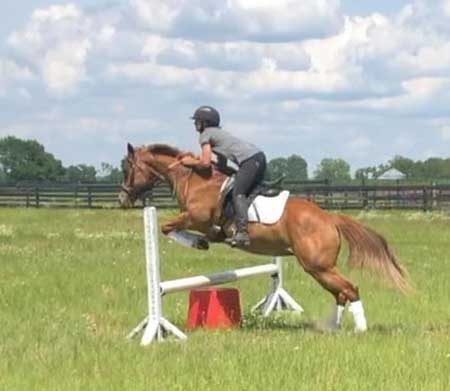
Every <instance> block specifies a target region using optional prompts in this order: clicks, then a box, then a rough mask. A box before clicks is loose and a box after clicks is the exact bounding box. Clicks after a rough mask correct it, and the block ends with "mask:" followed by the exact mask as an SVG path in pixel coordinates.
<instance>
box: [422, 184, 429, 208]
mask: <svg viewBox="0 0 450 391" xmlns="http://www.w3.org/2000/svg"><path fill="white" fill-rule="evenodd" d="M422 195H423V211H424V212H426V211H427V210H428V193H427V188H426V187H425V186H424V187H423V189H422Z"/></svg>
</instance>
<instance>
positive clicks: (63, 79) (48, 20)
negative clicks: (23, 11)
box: [8, 4, 116, 95]
mask: <svg viewBox="0 0 450 391" xmlns="http://www.w3.org/2000/svg"><path fill="white" fill-rule="evenodd" d="M100 19H101V17H100ZM115 33H116V30H115V27H114V26H113V25H111V24H109V23H108V22H107V21H105V22H101V23H100V21H99V20H96V18H95V16H90V15H87V14H85V13H84V12H83V11H82V10H81V9H80V8H79V7H77V6H76V5H74V4H67V5H54V6H51V7H49V8H46V9H37V10H35V11H34V12H33V14H32V15H31V18H30V20H29V22H28V23H27V24H26V26H25V27H24V28H23V29H22V30H18V31H15V32H13V33H12V34H11V35H10V36H9V38H8V44H9V46H10V47H11V48H12V49H13V50H15V52H16V54H17V55H18V56H20V57H21V58H22V59H23V60H24V61H25V62H27V63H30V64H32V65H33V66H34V67H35V68H36V70H37V71H38V72H39V73H40V75H41V77H42V80H43V82H44V83H45V85H46V87H47V88H48V91H49V92H50V93H51V94H55V95H66V94H70V93H73V92H75V91H76V90H77V87H78V86H79V84H80V82H82V81H83V80H85V79H86V76H87V60H88V56H89V54H90V52H92V51H93V50H94V49H100V48H105V47H108V46H110V45H112V44H113V38H114V36H115Z"/></svg>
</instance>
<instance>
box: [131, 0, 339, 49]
mask: <svg viewBox="0 0 450 391" xmlns="http://www.w3.org/2000/svg"><path fill="white" fill-rule="evenodd" d="M130 5H131V7H132V9H133V11H134V13H135V16H136V18H137V19H138V20H139V21H140V22H141V23H142V25H143V26H144V27H145V28H147V29H149V30H150V31H153V32H156V33H160V34H163V35H166V36H172V37H184V38H186V37H188V38H191V39H195V40H204V41H211V40H220V41H225V40H226V41H235V40H250V41H262V42H268V41H273V42H283V41H284V42H285V41H299V40H302V39H306V38H317V37H323V36H326V35H329V34H332V33H334V32H336V31H337V30H338V29H339V27H340V25H341V22H342V16H341V14H340V13H339V1H338V0H319V1H317V0H304V1H296V0H279V1H277V2H273V1H270V0H227V1H222V2H218V1H213V0H203V1H201V0H189V1H187V0H167V1H164V2H162V1H159V0H130Z"/></svg>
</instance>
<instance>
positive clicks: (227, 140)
mask: <svg viewBox="0 0 450 391" xmlns="http://www.w3.org/2000/svg"><path fill="white" fill-rule="evenodd" d="M199 141H200V145H204V144H210V145H211V149H212V151H213V152H214V153H215V154H217V155H221V156H224V157H226V158H227V159H229V160H231V161H232V162H233V163H236V164H237V165H238V166H239V165H241V163H242V162H244V161H245V160H247V159H249V158H251V157H252V156H254V155H256V154H257V153H259V152H261V150H260V149H258V148H257V147H256V146H254V145H253V144H251V143H249V142H246V141H243V140H241V139H239V138H237V137H235V136H233V135H232V134H231V133H229V132H227V131H226V130H223V129H222V128H216V127H210V128H206V129H205V130H204V131H203V132H201V133H200V136H199Z"/></svg>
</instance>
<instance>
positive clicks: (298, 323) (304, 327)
mask: <svg viewBox="0 0 450 391" xmlns="http://www.w3.org/2000/svg"><path fill="white" fill-rule="evenodd" d="M241 329H242V330H243V331H255V330H260V331H261V330H293V331H304V332H313V333H319V334H322V333H329V332H330V331H329V330H327V329H326V328H324V327H323V326H322V325H320V324H318V323H317V322H311V321H306V320H303V319H300V317H299V316H298V315H295V314H283V315H279V314H276V315H272V316H269V317H267V318H265V317H263V316H261V315H255V314H246V315H245V317H244V321H243V322H242V327H241Z"/></svg>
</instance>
